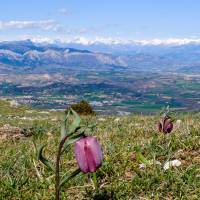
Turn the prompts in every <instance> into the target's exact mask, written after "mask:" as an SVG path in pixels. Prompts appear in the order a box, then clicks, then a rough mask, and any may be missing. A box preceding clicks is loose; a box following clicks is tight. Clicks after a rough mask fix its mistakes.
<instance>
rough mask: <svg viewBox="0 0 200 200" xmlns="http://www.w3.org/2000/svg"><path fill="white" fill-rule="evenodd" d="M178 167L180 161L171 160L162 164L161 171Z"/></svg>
mask: <svg viewBox="0 0 200 200" xmlns="http://www.w3.org/2000/svg"><path fill="white" fill-rule="evenodd" d="M179 166H181V161H180V160H171V161H168V162H166V163H165V164H164V167H163V169H164V170H168V169H169V168H170V167H179Z"/></svg>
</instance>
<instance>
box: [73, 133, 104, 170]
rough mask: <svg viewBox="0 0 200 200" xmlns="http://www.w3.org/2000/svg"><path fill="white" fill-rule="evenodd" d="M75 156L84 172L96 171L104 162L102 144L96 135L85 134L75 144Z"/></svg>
mask: <svg viewBox="0 0 200 200" xmlns="http://www.w3.org/2000/svg"><path fill="white" fill-rule="evenodd" d="M74 153H75V158H76V160H77V163H78V166H79V168H80V169H81V171H82V172H84V173H88V172H95V171H96V170H97V169H98V168H99V167H100V166H101V163H102V160H103V155H102V150H101V146H100V144H99V143H98V141H97V138H96V137H94V136H84V137H82V138H81V139H80V140H78V141H77V142H76V143H75V145H74Z"/></svg>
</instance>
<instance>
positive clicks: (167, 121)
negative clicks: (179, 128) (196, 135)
mask: <svg viewBox="0 0 200 200" xmlns="http://www.w3.org/2000/svg"><path fill="white" fill-rule="evenodd" d="M158 130H159V131H160V132H163V133H171V131H172V130H173V121H172V119H171V118H170V117H169V116H164V117H163V119H162V120H161V121H160V122H158Z"/></svg>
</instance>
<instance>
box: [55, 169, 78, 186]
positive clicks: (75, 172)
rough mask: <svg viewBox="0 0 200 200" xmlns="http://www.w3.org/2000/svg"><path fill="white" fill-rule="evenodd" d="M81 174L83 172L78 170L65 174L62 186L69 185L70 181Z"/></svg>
mask: <svg viewBox="0 0 200 200" xmlns="http://www.w3.org/2000/svg"><path fill="white" fill-rule="evenodd" d="M80 172H81V170H80V169H79V168H78V169H76V170H75V171H74V172H72V173H71V174H69V175H68V173H66V174H64V176H63V177H62V179H61V182H60V186H59V187H61V186H63V185H64V184H65V183H67V182H68V181H69V180H71V179H72V178H74V177H75V176H76V175H78V174H79V173H80Z"/></svg>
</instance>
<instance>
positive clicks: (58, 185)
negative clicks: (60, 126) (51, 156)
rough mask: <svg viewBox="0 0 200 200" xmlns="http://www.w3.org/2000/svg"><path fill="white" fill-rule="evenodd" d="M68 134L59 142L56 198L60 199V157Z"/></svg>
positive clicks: (56, 199)
mask: <svg viewBox="0 0 200 200" xmlns="http://www.w3.org/2000/svg"><path fill="white" fill-rule="evenodd" d="M67 137H68V136H65V137H64V138H63V139H62V140H61V141H60V144H59V147H58V154H57V157H56V174H55V200H60V157H61V155H62V148H63V145H64V143H65V141H66V140H67Z"/></svg>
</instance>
